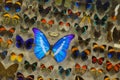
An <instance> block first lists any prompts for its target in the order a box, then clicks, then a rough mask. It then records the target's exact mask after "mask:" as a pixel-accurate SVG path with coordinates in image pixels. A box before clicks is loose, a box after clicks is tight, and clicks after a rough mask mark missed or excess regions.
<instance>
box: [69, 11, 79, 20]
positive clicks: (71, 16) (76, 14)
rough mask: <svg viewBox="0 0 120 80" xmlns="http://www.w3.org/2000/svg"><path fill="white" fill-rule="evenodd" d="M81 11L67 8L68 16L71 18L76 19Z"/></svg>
mask: <svg viewBox="0 0 120 80" xmlns="http://www.w3.org/2000/svg"><path fill="white" fill-rule="evenodd" d="M80 14H81V12H79V11H77V12H75V13H74V12H73V11H72V10H71V9H68V17H70V18H72V19H77V18H78V17H79V16H80Z"/></svg>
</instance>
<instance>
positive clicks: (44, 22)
mask: <svg viewBox="0 0 120 80" xmlns="http://www.w3.org/2000/svg"><path fill="white" fill-rule="evenodd" d="M41 23H42V24H43V26H45V25H46V26H48V28H50V27H52V25H53V24H54V20H49V21H47V20H46V19H44V18H42V19H41Z"/></svg>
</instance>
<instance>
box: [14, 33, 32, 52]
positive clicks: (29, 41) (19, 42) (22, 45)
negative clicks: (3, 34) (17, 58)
mask: <svg viewBox="0 0 120 80" xmlns="http://www.w3.org/2000/svg"><path fill="white" fill-rule="evenodd" d="M33 42H34V39H33V38H29V39H27V40H26V41H24V40H23V38H22V37H21V36H20V35H16V47H17V48H26V49H27V50H29V49H31V48H32V45H33Z"/></svg>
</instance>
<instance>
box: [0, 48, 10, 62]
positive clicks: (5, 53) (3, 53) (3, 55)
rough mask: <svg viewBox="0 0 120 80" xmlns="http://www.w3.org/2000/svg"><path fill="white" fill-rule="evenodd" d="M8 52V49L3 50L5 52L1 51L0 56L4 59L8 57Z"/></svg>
mask: <svg viewBox="0 0 120 80" xmlns="http://www.w3.org/2000/svg"><path fill="white" fill-rule="evenodd" d="M7 53H8V51H6V50H5V51H3V52H0V57H1V59H2V60H4V59H5V58H6V56H7Z"/></svg>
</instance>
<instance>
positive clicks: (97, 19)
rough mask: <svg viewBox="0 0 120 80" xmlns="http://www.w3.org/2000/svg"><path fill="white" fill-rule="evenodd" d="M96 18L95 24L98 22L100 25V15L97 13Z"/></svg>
mask: <svg viewBox="0 0 120 80" xmlns="http://www.w3.org/2000/svg"><path fill="white" fill-rule="evenodd" d="M94 20H95V24H96V25H99V24H100V19H99V17H98V15H97V14H95V15H94Z"/></svg>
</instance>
